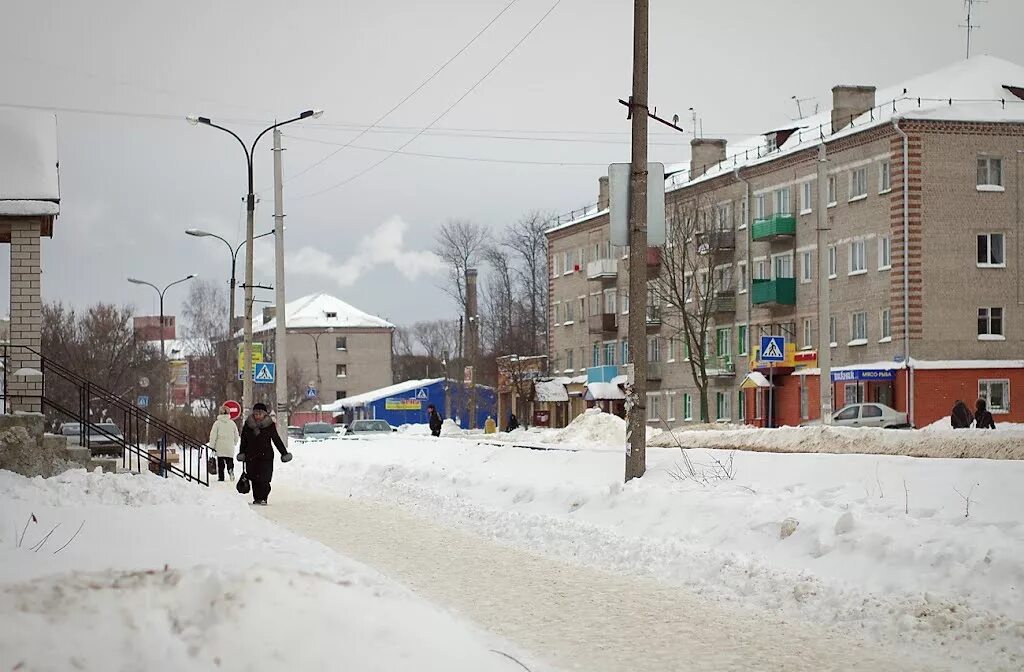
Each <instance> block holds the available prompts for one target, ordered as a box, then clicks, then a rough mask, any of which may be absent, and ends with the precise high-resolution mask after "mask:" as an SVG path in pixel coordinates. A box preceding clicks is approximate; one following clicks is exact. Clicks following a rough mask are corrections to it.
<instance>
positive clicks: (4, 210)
mask: <svg viewBox="0 0 1024 672" xmlns="http://www.w3.org/2000/svg"><path fill="white" fill-rule="evenodd" d="M58 214H60V206H59V205H57V204H56V203H54V202H53V201H34V200H27V199H26V200H14V201H0V216H6V217H36V216H39V215H58Z"/></svg>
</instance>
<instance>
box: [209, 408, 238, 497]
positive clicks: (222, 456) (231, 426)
mask: <svg viewBox="0 0 1024 672" xmlns="http://www.w3.org/2000/svg"><path fill="white" fill-rule="evenodd" d="M236 445H238V425H236V424H235V421H234V420H232V419H231V415H230V413H229V409H228V407H227V406H221V407H220V415H218V416H217V421H216V422H214V423H213V427H212V428H211V429H210V448H213V451H214V452H215V453H217V480H218V481H223V480H224V472H225V470H226V471H227V472H228V478H230V479H231V480H235V459H234V458H233V457H232V456H233V455H234V454H235V446H236Z"/></svg>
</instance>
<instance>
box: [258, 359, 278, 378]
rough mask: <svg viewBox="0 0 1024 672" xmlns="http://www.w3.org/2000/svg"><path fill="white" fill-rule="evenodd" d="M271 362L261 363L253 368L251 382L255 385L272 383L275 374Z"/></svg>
mask: <svg viewBox="0 0 1024 672" xmlns="http://www.w3.org/2000/svg"><path fill="white" fill-rule="evenodd" d="M276 368H277V367H275V366H274V363H273V362H261V363H260V364H257V365H256V366H255V367H254V371H253V380H255V381H256V382H257V383H273V382H274V377H275V376H274V374H275V373H276V371H275V369H276Z"/></svg>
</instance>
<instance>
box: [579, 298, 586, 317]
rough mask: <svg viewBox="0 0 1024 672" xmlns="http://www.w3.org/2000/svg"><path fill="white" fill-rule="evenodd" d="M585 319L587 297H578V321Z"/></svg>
mask: <svg viewBox="0 0 1024 672" xmlns="http://www.w3.org/2000/svg"><path fill="white" fill-rule="evenodd" d="M586 321H587V297H585V296H581V297H580V322H586Z"/></svg>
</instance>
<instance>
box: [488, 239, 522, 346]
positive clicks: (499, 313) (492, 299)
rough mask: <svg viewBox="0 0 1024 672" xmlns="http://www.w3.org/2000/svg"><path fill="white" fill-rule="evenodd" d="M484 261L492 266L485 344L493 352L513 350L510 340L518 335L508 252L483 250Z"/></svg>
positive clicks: (492, 248)
mask: <svg viewBox="0 0 1024 672" xmlns="http://www.w3.org/2000/svg"><path fill="white" fill-rule="evenodd" d="M483 257H484V260H485V261H486V262H487V265H488V266H489V271H490V272H489V274H488V276H487V285H486V291H485V294H484V301H483V304H484V313H485V316H484V317H485V319H484V320H483V329H482V331H483V334H482V336H483V338H482V340H483V344H484V347H485V348H489V349H490V350H491V351H492V352H497V353H502V352H504V351H511V344H510V343H509V341H510V340H511V338H512V337H513V336H514V335H515V333H516V331H517V329H516V328H515V327H516V324H515V312H516V311H515V305H516V297H515V289H514V286H513V282H514V281H513V274H514V272H515V271H514V269H513V268H512V267H511V266H510V265H509V258H508V255H507V254H506V252H505V250H504V249H502V248H501V247H497V246H493V245H492V246H488V247H487V248H486V249H485V250H484V254H483Z"/></svg>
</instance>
